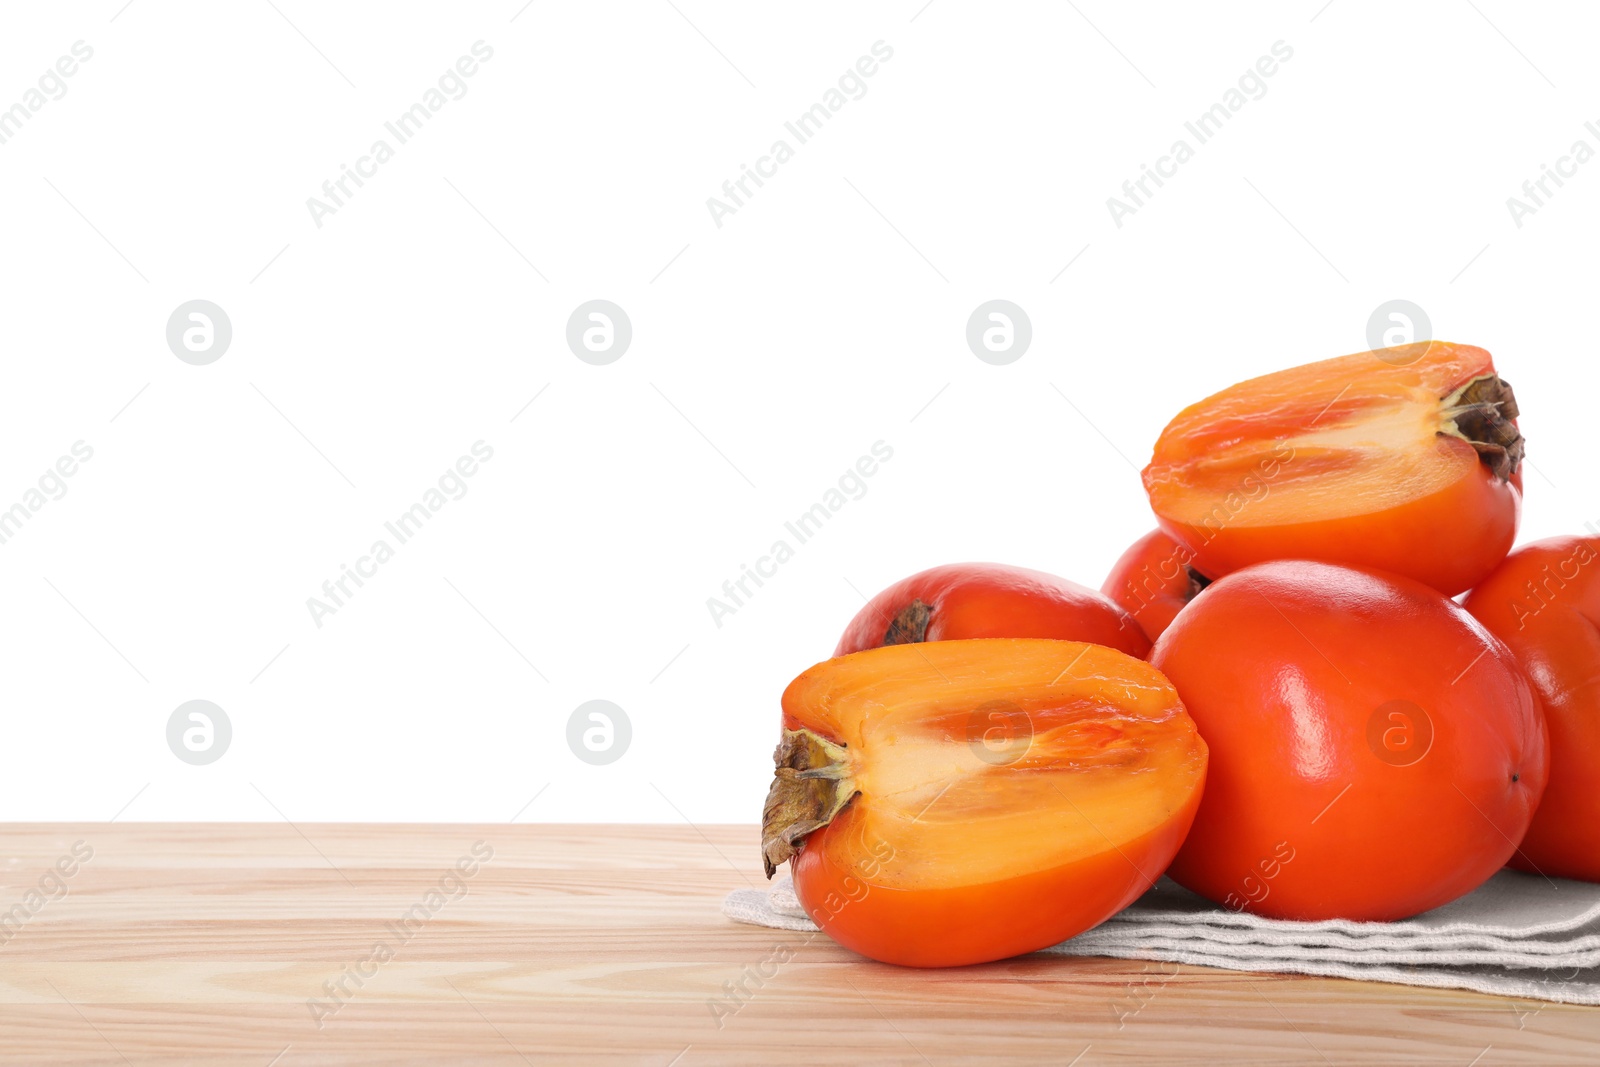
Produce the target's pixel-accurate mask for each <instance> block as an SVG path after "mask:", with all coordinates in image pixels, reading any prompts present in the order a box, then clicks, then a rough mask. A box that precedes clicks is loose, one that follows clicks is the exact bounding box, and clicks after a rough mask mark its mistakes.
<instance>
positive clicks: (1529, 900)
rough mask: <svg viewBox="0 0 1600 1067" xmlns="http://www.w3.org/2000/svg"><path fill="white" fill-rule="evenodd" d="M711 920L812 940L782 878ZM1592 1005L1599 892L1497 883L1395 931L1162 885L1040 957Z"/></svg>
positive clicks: (1599, 945) (733, 900)
mask: <svg viewBox="0 0 1600 1067" xmlns="http://www.w3.org/2000/svg"><path fill="white" fill-rule="evenodd" d="M722 913H723V914H724V915H726V916H727V917H728V918H730V919H733V920H735V921H737V922H742V923H751V924H753V925H756V926H769V927H773V928H775V929H779V930H815V929H817V927H816V925H815V924H814V923H812V921H811V920H810V919H809V918H807V917H806V913H805V909H804V908H802V907H801V906H800V902H799V900H798V899H796V897H795V893H794V883H793V882H792V881H790V879H789V877H788V876H787V875H784V876H782V877H780V878H779V879H777V880H776V881H775V882H774V883H773V884H772V886H771V887H770V888H768V889H767V890H766V891H762V890H759V889H736V890H734V891H733V892H732V893H730V894H728V896H727V898H726V899H725V900H724V901H723V903H722ZM1042 951H1043V952H1045V953H1046V954H1049V955H1057V956H1115V957H1117V958H1119V959H1134V960H1157V961H1161V962H1168V963H1190V964H1199V965H1203V966H1206V967H1226V968H1229V969H1231V970H1235V971H1266V972H1273V973H1284V974H1312V975H1322V976H1327V977H1337V978H1360V979H1365V980H1367V981H1371V982H1398V983H1400V984H1403V985H1417V986H1435V987H1442V988H1450V989H1472V990H1476V991H1478V992H1480V993H1493V994H1496V995H1499V996H1505V997H1520V998H1525V999H1530V1000H1551V1001H1556V1002H1559V1003H1563V1004H1600V885H1596V884H1592V883H1589V882H1574V881H1568V880H1566V879H1549V878H1544V877H1541V876H1539V875H1531V874H1521V873H1518V872H1516V871H1501V872H1500V873H1498V874H1496V875H1495V876H1494V877H1493V878H1491V879H1489V881H1488V882H1486V883H1484V884H1483V885H1482V886H1479V887H1478V888H1477V889H1476V890H1474V891H1473V892H1471V893H1469V894H1467V895H1466V896H1464V897H1462V898H1461V899H1460V900H1456V901H1452V902H1451V903H1449V904H1446V905H1444V906H1443V907H1438V908H1435V909H1433V910H1432V911H1429V912H1425V913H1423V914H1421V915H1418V916H1415V917H1413V918H1410V919H1403V920H1401V921H1399V922H1386V923H1380V922H1351V921H1348V920H1345V919H1328V920H1325V921H1322V922H1290V921H1287V920H1283V919H1263V918H1260V917H1259V916H1255V915H1249V914H1246V913H1244V912H1237V911H1232V910H1230V909H1228V908H1223V907H1218V906H1217V905H1215V904H1213V903H1211V902H1210V901H1208V900H1205V899H1204V898H1202V897H1199V896H1196V895H1195V894H1194V893H1191V892H1189V891H1188V890H1187V889H1184V888H1183V887H1182V886H1179V885H1178V884H1177V883H1175V882H1173V881H1171V880H1170V879H1167V878H1163V879H1161V880H1160V881H1159V882H1157V883H1156V884H1155V885H1154V886H1153V887H1151V889H1150V891H1149V892H1147V893H1145V895H1144V896H1142V897H1140V898H1139V899H1138V900H1136V901H1134V902H1133V903H1132V904H1131V905H1129V906H1128V907H1127V908H1126V909H1124V910H1123V911H1122V912H1120V913H1118V914H1116V915H1113V916H1112V917H1111V918H1110V919H1108V920H1106V921H1105V922H1103V923H1101V924H1100V925H1099V926H1097V927H1095V928H1094V929H1092V930H1087V931H1085V932H1083V933H1081V934H1079V935H1078V936H1077V937H1074V938H1070V939H1068V940H1066V941H1063V942H1061V944H1059V945H1052V946H1050V947H1049V948H1046V949H1043V950H1042Z"/></svg>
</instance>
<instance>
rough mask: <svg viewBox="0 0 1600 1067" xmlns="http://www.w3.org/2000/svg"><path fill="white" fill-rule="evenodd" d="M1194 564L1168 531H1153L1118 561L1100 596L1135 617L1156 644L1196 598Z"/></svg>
mask: <svg viewBox="0 0 1600 1067" xmlns="http://www.w3.org/2000/svg"><path fill="white" fill-rule="evenodd" d="M1193 562H1194V553H1193V552H1191V551H1189V549H1187V548H1185V547H1184V546H1183V545H1181V544H1179V543H1178V542H1177V541H1174V540H1173V539H1172V537H1171V535H1169V534H1168V533H1167V532H1166V531H1165V530H1151V531H1150V532H1149V533H1147V534H1145V535H1144V536H1143V537H1141V538H1139V540H1137V541H1135V542H1134V543H1133V544H1131V545H1129V546H1128V550H1127V551H1126V552H1124V553H1123V554H1122V555H1121V557H1119V558H1118V560H1117V562H1116V564H1115V565H1114V566H1112V568H1111V573H1110V574H1108V575H1106V580H1105V582H1104V584H1102V585H1101V586H1100V592H1102V593H1104V594H1105V595H1106V596H1108V597H1110V598H1111V599H1112V600H1114V601H1116V602H1117V604H1118V606H1120V607H1121V608H1122V609H1123V610H1124V611H1126V612H1127V613H1128V614H1129V615H1132V616H1133V617H1134V619H1135V621H1137V622H1138V623H1139V625H1140V627H1142V628H1143V629H1144V632H1145V636H1146V637H1148V638H1150V640H1151V641H1152V642H1154V641H1155V640H1156V639H1157V638H1158V637H1160V636H1161V634H1162V633H1163V632H1164V631H1165V630H1166V628H1167V627H1168V626H1171V625H1172V620H1173V619H1175V618H1177V617H1178V612H1180V611H1182V610H1183V609H1184V608H1186V607H1188V606H1189V602H1190V601H1191V600H1193V599H1194V597H1195V595H1196V592H1197V590H1196V587H1195V582H1194V580H1193V579H1192V578H1191V577H1190V576H1189V567H1190V566H1191V565H1192V564H1193Z"/></svg>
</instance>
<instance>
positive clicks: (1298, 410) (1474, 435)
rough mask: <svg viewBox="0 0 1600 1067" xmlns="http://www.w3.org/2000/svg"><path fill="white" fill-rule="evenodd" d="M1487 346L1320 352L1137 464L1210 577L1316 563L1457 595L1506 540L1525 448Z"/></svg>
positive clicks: (1494, 559) (1230, 400)
mask: <svg viewBox="0 0 1600 1067" xmlns="http://www.w3.org/2000/svg"><path fill="white" fill-rule="evenodd" d="M1517 414H1518V409H1517V402H1516V397H1515V396H1514V395H1513V393H1512V390H1511V386H1510V385H1509V384H1507V383H1506V382H1505V381H1504V380H1502V379H1501V378H1500V376H1499V375H1498V374H1496V372H1495V368H1494V361H1493V360H1492V359H1491V358H1490V356H1489V353H1488V352H1485V351H1484V350H1483V349H1481V348H1473V347H1471V346H1469V345H1455V344H1446V343H1444V342H1442V341H1426V342H1419V343H1417V344H1413V345H1403V346H1400V347H1397V348H1384V349H1379V350H1377V351H1374V352H1361V353H1357V354H1356V355H1351V356H1341V357H1339V358H1337V359H1330V360H1324V361H1322V362H1320V363H1311V364H1308V365H1306V366H1303V367H1295V368H1293V369H1291V370H1284V371H1279V372H1277V373H1275V374H1268V375H1265V376H1263V377H1260V378H1252V379H1251V380H1249V381H1247V382H1242V383H1240V384H1238V385H1235V386H1232V387H1230V388H1228V389H1224V390H1223V391H1222V392H1220V393H1217V394H1215V395H1214V396H1210V397H1207V398H1206V399H1205V400H1202V401H1200V402H1199V403H1198V404H1194V405H1192V406H1190V407H1188V408H1185V409H1184V410H1183V411H1182V412H1180V413H1179V414H1178V416H1177V417H1176V418H1174V419H1173V420H1172V421H1171V422H1170V423H1169V424H1168V425H1167V428H1166V429H1165V430H1164V431H1163V432H1162V434H1161V437H1160V439H1159V440H1158V441H1157V442H1156V446H1155V452H1154V455H1153V457H1152V458H1151V460H1150V464H1149V466H1147V467H1145V469H1144V485H1145V490H1146V492H1147V493H1148V494H1149V497H1150V505H1151V507H1152V508H1153V509H1154V510H1155V513H1156V518H1157V520H1158V521H1159V522H1160V524H1161V528H1162V529H1164V530H1166V531H1167V532H1168V533H1169V534H1171V535H1172V537H1173V538H1174V539H1176V540H1177V541H1179V542H1181V543H1182V544H1184V545H1185V546H1187V547H1188V548H1189V549H1190V550H1191V551H1193V553H1194V559H1193V561H1192V565H1193V566H1194V567H1196V568H1197V569H1198V570H1199V571H1200V572H1202V573H1204V574H1207V575H1210V576H1211V577H1213V578H1218V577H1221V576H1222V575H1225V574H1228V573H1230V572H1232V571H1236V570H1238V569H1239V568H1241V567H1245V566H1248V565H1250V564H1252V563H1261V562H1265V561H1268V560H1275V559H1310V560H1320V561H1323V562H1327V563H1342V564H1349V565H1352V566H1363V567H1377V568H1379V569H1382V570H1387V571H1392V572H1394V573H1396V574H1403V575H1407V576H1409V577H1412V578H1416V579H1418V580H1419V581H1423V582H1426V583H1427V584H1429V585H1431V586H1433V587H1434V588H1435V589H1438V590H1439V591H1440V592H1443V593H1448V594H1452V595H1453V594H1455V593H1460V592H1462V591H1463V590H1466V589H1468V588H1470V587H1472V586H1473V585H1474V584H1476V583H1477V582H1478V581H1479V580H1480V579H1482V578H1483V577H1484V576H1485V575H1487V574H1488V573H1489V572H1490V571H1492V570H1493V569H1494V568H1495V566H1496V565H1497V564H1498V563H1499V562H1500V561H1501V560H1502V559H1504V558H1505V555H1506V553H1507V552H1509V551H1510V550H1511V544H1512V541H1513V540H1514V539H1515V537H1516V532H1517V521H1518V518H1519V514H1520V510H1521V503H1522V475H1521V464H1522V457H1523V452H1524V444H1523V439H1522V435H1521V433H1520V432H1519V431H1518V429H1517Z"/></svg>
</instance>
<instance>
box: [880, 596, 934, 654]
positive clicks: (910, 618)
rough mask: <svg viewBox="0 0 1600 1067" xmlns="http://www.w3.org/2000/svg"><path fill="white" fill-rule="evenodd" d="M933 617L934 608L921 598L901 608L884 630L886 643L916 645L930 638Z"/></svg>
mask: <svg viewBox="0 0 1600 1067" xmlns="http://www.w3.org/2000/svg"><path fill="white" fill-rule="evenodd" d="M932 618H933V608H932V607H931V606H930V605H928V604H925V603H923V601H922V600H921V598H918V599H916V600H913V601H912V602H911V603H909V604H907V605H906V606H905V607H904V608H902V609H901V611H900V614H898V615H896V616H895V617H894V619H893V621H891V622H890V623H889V629H888V630H886V631H884V635H883V643H884V644H886V645H915V644H920V643H921V642H923V641H926V640H927V639H928V620H930V619H932Z"/></svg>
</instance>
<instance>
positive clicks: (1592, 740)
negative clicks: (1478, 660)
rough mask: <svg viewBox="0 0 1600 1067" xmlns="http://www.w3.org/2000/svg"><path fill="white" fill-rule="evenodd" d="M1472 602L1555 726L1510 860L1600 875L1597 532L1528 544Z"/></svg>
mask: <svg viewBox="0 0 1600 1067" xmlns="http://www.w3.org/2000/svg"><path fill="white" fill-rule="evenodd" d="M1466 608H1467V610H1468V611H1470V612H1472V614H1473V615H1474V616H1476V617H1477V619H1478V621H1480V622H1482V623H1483V624H1484V625H1485V626H1487V627H1488V628H1489V629H1490V630H1491V631H1493V632H1494V634H1495V635H1496V636H1497V637H1499V638H1500V639H1501V640H1502V641H1504V642H1505V643H1506V644H1507V645H1508V646H1509V647H1510V648H1511V651H1512V653H1513V654H1514V655H1515V656H1516V657H1517V661H1518V662H1520V663H1521V664H1522V667H1523V669H1524V670H1525V671H1526V672H1527V674H1528V680H1529V681H1530V682H1531V683H1532V684H1533V688H1534V691H1535V692H1536V693H1538V695H1539V699H1540V702H1541V703H1542V704H1543V706H1544V716H1545V724H1546V725H1547V726H1548V727H1549V730H1550V785H1549V788H1547V789H1546V790H1545V791H1544V799H1543V800H1542V801H1540V802H1539V810H1538V811H1537V812H1535V813H1534V816H1533V825H1532V826H1530V827H1528V834H1527V836H1526V837H1524V838H1523V839H1522V844H1521V845H1520V846H1518V848H1517V852H1516V855H1514V856H1512V857H1511V866H1513V867H1519V868H1521V869H1522V870H1525V871H1538V872H1540V873H1542V874H1546V875H1550V876H1552V877H1557V878H1582V879H1585V880H1587V881H1590V882H1600V537H1551V538H1547V539H1546V540H1543V541H1535V542H1533V543H1532V544H1529V545H1523V546H1522V547H1521V548H1519V549H1517V550H1516V551H1515V552H1513V553H1511V555H1509V556H1507V557H1506V561H1505V562H1504V563H1502V564H1500V566H1499V568H1498V569H1497V570H1496V571H1495V572H1494V573H1493V574H1491V575H1490V576H1489V577H1488V578H1486V579H1485V580H1484V581H1483V583H1482V584H1480V585H1479V586H1478V587H1477V588H1475V589H1473V591H1472V592H1471V593H1470V594H1468V596H1467V599H1466Z"/></svg>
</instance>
